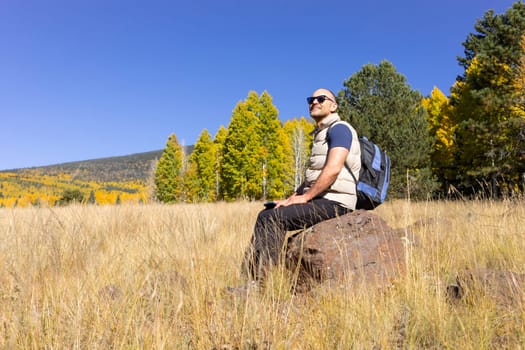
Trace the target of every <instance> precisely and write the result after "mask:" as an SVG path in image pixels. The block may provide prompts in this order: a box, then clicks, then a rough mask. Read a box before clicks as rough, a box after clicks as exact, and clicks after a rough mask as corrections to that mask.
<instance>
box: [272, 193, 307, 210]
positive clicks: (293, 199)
mask: <svg viewBox="0 0 525 350" xmlns="http://www.w3.org/2000/svg"><path fill="white" fill-rule="evenodd" d="M276 202H277V205H276V206H275V207H276V208H279V207H286V206H288V205H292V204H303V203H306V202H308V200H307V198H306V196H305V195H299V194H297V193H294V194H293V195H291V196H290V197H288V198H286V199H283V200H280V201H276Z"/></svg>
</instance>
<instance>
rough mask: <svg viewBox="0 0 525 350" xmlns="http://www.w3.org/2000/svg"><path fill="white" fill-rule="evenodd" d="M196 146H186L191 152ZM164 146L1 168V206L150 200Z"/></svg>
mask: <svg viewBox="0 0 525 350" xmlns="http://www.w3.org/2000/svg"><path fill="white" fill-rule="evenodd" d="M192 150H193V146H186V147H185V148H184V152H185V153H186V154H190V153H191V151H192ZM162 152H163V150H156V151H149V152H142V153H135V154H130V155H126V156H117V157H107V158H98V159H91V160H83V161H76V162H68V163H60V164H54V165H47V166H40V167H31V168H20V169H10V170H1V171H0V208H1V207H13V206H28V205H40V204H44V203H47V204H49V205H57V204H58V205H60V204H61V203H65V202H69V201H77V202H85V203H93V204H95V203H97V204H118V203H121V202H134V203H138V202H147V201H149V200H150V199H151V198H152V193H151V189H150V187H151V186H148V183H149V182H150V179H151V177H152V174H153V172H154V171H155V166H156V164H157V161H158V159H159V158H160V157H161V155H162Z"/></svg>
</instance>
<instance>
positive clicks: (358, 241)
mask: <svg viewBox="0 0 525 350" xmlns="http://www.w3.org/2000/svg"><path fill="white" fill-rule="evenodd" d="M285 265H286V267H287V268H288V269H289V270H291V271H292V272H293V273H295V274H296V276H297V283H296V290H297V291H300V292H302V291H307V290H309V289H310V288H311V287H312V285H313V284H316V283H323V282H334V283H337V284H342V283H345V284H351V285H361V286H362V285H363V284H366V287H376V288H381V287H387V286H389V285H391V284H392V282H393V280H394V279H395V278H397V277H398V276H399V275H400V274H403V273H404V272H405V269H406V266H405V247H404V244H403V240H402V238H401V236H400V233H399V231H396V230H394V229H392V228H391V227H390V226H388V224H387V223H386V222H385V221H384V220H383V219H382V218H381V217H379V216H378V215H377V214H375V213H373V212H370V211H364V210H357V211H354V212H352V213H349V214H346V215H344V216H341V217H337V218H334V219H331V220H326V221H323V222H321V223H319V224H317V225H314V226H312V227H310V228H308V229H306V230H304V231H301V232H299V233H296V234H294V235H292V236H291V237H290V238H289V239H288V244H287V250H286V255H285Z"/></svg>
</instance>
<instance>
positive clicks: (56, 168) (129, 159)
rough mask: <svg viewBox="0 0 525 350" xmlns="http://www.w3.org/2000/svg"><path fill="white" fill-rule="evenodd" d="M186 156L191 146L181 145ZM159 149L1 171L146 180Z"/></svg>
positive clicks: (80, 178)
mask: <svg viewBox="0 0 525 350" xmlns="http://www.w3.org/2000/svg"><path fill="white" fill-rule="evenodd" d="M184 151H185V153H186V154H190V153H191V152H192V151H193V146H184ZM161 155H162V150H157V151H149V152H143V153H135V154H130V155H127V156H118V157H108V158H98V159H91V160H82V161H76V162H68V163H60V164H54V165H46V166H41V167H32V168H23V169H12V170H3V171H0V173H1V172H10V173H24V174H40V175H49V176H53V175H58V174H70V175H72V176H73V177H74V178H75V179H78V180H83V181H95V182H113V181H114V182H120V181H132V180H146V179H147V178H148V177H149V176H151V174H152V172H153V171H154V166H155V163H156V161H157V160H158V159H159V158H160V156H161Z"/></svg>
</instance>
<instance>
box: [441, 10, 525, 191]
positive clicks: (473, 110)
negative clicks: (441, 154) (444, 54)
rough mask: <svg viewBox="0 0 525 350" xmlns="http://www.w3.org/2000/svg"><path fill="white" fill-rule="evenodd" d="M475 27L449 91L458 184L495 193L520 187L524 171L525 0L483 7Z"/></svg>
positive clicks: (465, 44)
mask: <svg viewBox="0 0 525 350" xmlns="http://www.w3.org/2000/svg"><path fill="white" fill-rule="evenodd" d="M474 28H475V30H476V33H471V34H469V35H468V37H467V39H466V41H465V42H464V43H463V46H464V47H465V57H461V58H459V59H458V60H459V63H460V64H461V65H462V66H463V67H464V69H465V71H464V74H463V75H462V76H460V77H459V78H458V80H457V81H456V84H455V85H454V87H453V88H452V90H451V93H452V95H451V105H452V107H453V114H454V119H455V121H456V123H457V130H456V133H455V140H456V143H457V144H456V154H455V156H456V157H455V158H456V163H457V167H458V169H457V170H458V171H457V176H456V186H457V187H459V188H460V189H462V190H463V191H465V192H467V193H479V191H481V192H482V193H483V194H486V193H487V192H488V194H489V195H491V196H498V195H500V194H501V192H506V193H513V192H515V191H518V190H520V188H522V186H519V183H520V182H523V174H524V173H525V162H523V154H525V84H524V82H525V79H524V78H525V75H524V73H525V72H524V57H525V45H524V38H525V4H524V3H522V2H517V3H515V4H514V5H513V6H512V7H511V8H509V9H508V10H507V11H506V13H504V14H501V15H495V14H494V12H493V11H492V10H490V11H487V12H486V13H485V14H484V16H483V18H481V19H480V20H478V21H477V23H476V24H475V27H474Z"/></svg>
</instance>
